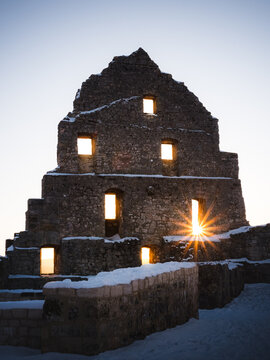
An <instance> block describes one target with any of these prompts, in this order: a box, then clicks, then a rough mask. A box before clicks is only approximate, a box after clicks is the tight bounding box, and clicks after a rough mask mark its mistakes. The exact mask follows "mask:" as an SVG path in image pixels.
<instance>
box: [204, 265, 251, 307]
mask: <svg viewBox="0 0 270 360" xmlns="http://www.w3.org/2000/svg"><path fill="white" fill-rule="evenodd" d="M244 278H245V274H244V269H243V266H242V264H237V263H226V262H222V261H220V262H212V263H209V262H205V263H199V307H200V308H201V309H214V308H216V307H223V306H224V305H226V304H227V303H229V302H230V301H231V300H232V299H233V298H235V297H237V296H238V295H239V294H240V293H241V291H242V290H243V288H244V282H245V280H244Z"/></svg>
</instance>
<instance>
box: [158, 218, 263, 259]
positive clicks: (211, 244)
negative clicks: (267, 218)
mask: <svg viewBox="0 0 270 360" xmlns="http://www.w3.org/2000/svg"><path fill="white" fill-rule="evenodd" d="M152 251H153V260H154V262H166V261H183V260H184V261H200V262H203V261H217V260H224V259H238V258H247V259H249V260H264V259H269V258H270V224H267V225H264V226H256V227H251V228H250V229H249V231H247V232H240V233H238V234H231V235H230V236H228V238H226V239H222V238H220V241H219V242H218V241H211V239H209V241H203V242H200V241H189V240H188V239H187V240H180V241H175V242H166V241H164V242H163V243H162V244H161V246H160V247H152Z"/></svg>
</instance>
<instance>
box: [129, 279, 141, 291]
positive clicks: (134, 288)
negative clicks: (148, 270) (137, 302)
mask: <svg viewBox="0 0 270 360" xmlns="http://www.w3.org/2000/svg"><path fill="white" fill-rule="evenodd" d="M131 286H132V291H134V292H136V291H138V290H139V280H132V281H131Z"/></svg>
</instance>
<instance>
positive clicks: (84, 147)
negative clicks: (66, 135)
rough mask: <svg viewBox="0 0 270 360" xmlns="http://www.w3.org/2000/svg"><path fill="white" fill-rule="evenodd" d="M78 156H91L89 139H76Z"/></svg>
mask: <svg viewBox="0 0 270 360" xmlns="http://www.w3.org/2000/svg"><path fill="white" fill-rule="evenodd" d="M77 145H78V154H79V155H92V152H93V151H92V150H93V149H92V139H91V138H89V137H78V139H77Z"/></svg>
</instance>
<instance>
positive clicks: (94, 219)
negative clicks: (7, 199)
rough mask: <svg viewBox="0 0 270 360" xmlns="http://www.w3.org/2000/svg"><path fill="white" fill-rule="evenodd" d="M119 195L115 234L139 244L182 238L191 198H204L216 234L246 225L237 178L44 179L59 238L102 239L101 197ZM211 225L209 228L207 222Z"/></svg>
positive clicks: (71, 177) (103, 221)
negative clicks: (54, 209)
mask: <svg viewBox="0 0 270 360" xmlns="http://www.w3.org/2000/svg"><path fill="white" fill-rule="evenodd" d="M110 189H118V190H120V191H122V194H123V195H122V200H121V201H122V206H121V207H122V214H121V218H120V222H121V224H120V236H121V237H127V236H135V237H138V238H139V239H141V240H142V241H143V244H146V243H147V242H149V243H152V244H154V243H157V244H159V243H160V241H161V238H162V237H163V236H166V235H175V234H179V233H180V234H181V231H182V232H183V229H184V226H185V225H187V220H185V217H186V218H188V219H191V199H192V198H204V199H205V201H206V209H210V208H211V207H212V210H211V212H210V214H209V220H211V219H214V218H215V221H214V225H215V226H216V232H222V231H227V230H229V229H232V228H237V227H239V226H241V225H245V224H246V220H245V209H244V203H243V198H242V194H241V186H240V181H239V180H226V179H225V180H222V179H201V178H191V179H190V178H188V179H185V178H170V177H157V178H155V177H136V176H135V177H134V176H131V177H129V176H91V175H82V176H78V175H77V176H72V175H59V176H53V175H47V176H45V177H44V180H43V196H44V197H46V196H51V194H52V193H53V194H54V196H55V201H58V209H59V214H58V216H59V224H60V225H59V232H60V237H61V238H62V237H65V236H100V237H104V235H105V220H104V194H105V192H106V191H108V190H110ZM212 226H213V224H212ZM182 234H183V233H182Z"/></svg>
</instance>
